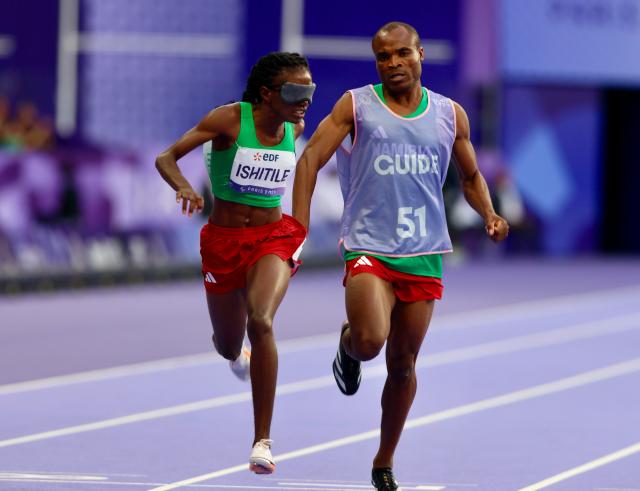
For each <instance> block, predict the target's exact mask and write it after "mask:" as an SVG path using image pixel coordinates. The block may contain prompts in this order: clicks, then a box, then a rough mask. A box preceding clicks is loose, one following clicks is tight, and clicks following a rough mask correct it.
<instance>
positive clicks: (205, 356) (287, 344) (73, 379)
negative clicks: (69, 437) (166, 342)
mask: <svg viewBox="0 0 640 491" xmlns="http://www.w3.org/2000/svg"><path fill="white" fill-rule="evenodd" d="M329 338H331V343H332V344H336V343H335V341H336V336H335V334H331V335H330V336H329V335H328V334H322V335H318V336H306V337H304V338H300V339H288V340H284V341H279V342H278V351H279V352H280V353H283V354H284V353H292V352H295V351H302V350H306V349H314V348H318V347H324V346H327V345H328V344H329ZM226 362H227V360H225V359H224V358H222V357H221V356H220V355H218V354H217V353H215V352H213V351H209V352H206V353H198V354H194V355H185V356H176V357H172V358H164V359H161V360H154V361H148V362H142V363H134V364H131V365H121V366H117V367H111V368H101V369H97V370H90V371H86V372H79V373H73V374H69V375H59V376H56V377H47V378H42V379H37V380H29V381H25V382H17V383H13V384H6V385H0V395H5V394H15V393H18V392H27V391H32V390H40V389H49V388H53V387H61V386H65V385H71V384H79V383H87V382H97V381H101V380H111V379H115V378H122V377H129V376H133V375H144V374H148V373H155V372H161V371H166V370H173V369H176V368H189V367H192V366H200V365H210V364H211V365H214V364H218V363H226Z"/></svg>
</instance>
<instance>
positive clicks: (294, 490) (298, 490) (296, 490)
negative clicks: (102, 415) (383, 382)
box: [0, 479, 418, 491]
mask: <svg viewBox="0 0 640 491" xmlns="http://www.w3.org/2000/svg"><path fill="white" fill-rule="evenodd" d="M2 481H6V482H39V483H52V484H54V483H55V484H82V485H83V486H86V485H87V484H100V485H108V486H140V487H142V486H144V487H145V488H149V487H151V486H153V487H157V486H163V485H164V484H163V483H158V482H126V481H76V480H68V481H65V480H59V479H52V480H47V479H0V482H2ZM304 486H308V484H305V485H304ZM189 487H193V488H205V489H244V490H247V489H267V490H269V489H280V490H287V491H335V489H334V488H324V489H323V488H315V487H314V488H309V487H291V486H287V487H283V486H251V485H247V484H193V485H191V486H189ZM343 489H353V488H349V487H346V488H343ZM367 489H372V488H371V486H368V487H367ZM402 489H418V488H411V487H409V488H407V487H406V486H403V487H402Z"/></svg>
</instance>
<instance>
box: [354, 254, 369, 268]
mask: <svg viewBox="0 0 640 491" xmlns="http://www.w3.org/2000/svg"><path fill="white" fill-rule="evenodd" d="M358 266H373V264H371V261H369V258H368V257H367V256H360V257H359V258H358V260H357V261H356V263H355V264H354V265H353V268H354V269H355V268H357V267H358Z"/></svg>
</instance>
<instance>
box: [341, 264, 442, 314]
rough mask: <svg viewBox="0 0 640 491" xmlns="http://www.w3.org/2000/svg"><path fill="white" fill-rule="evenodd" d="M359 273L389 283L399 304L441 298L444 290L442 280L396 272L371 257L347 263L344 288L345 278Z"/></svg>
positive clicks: (345, 279)
mask: <svg viewBox="0 0 640 491" xmlns="http://www.w3.org/2000/svg"><path fill="white" fill-rule="evenodd" d="M361 273H369V274H372V275H374V276H377V277H378V278H381V279H383V280H384V281H388V282H389V283H391V286H392V288H393V292H394V293H395V295H396V297H397V298H398V300H400V301H401V302H405V303H411V302H419V301H421V300H440V299H441V298H442V291H443V290H444V286H443V285H442V279H440V278H435V277H433V276H419V275H415V274H409V273H403V272H401V271H396V270H394V269H390V268H389V267H388V266H386V265H385V264H384V263H383V262H382V261H379V260H378V259H376V258H375V257H371V256H360V257H357V258H355V259H352V260H350V261H347V263H346V265H345V275H344V280H343V282H342V284H343V285H345V286H346V284H347V276H349V275H351V276H357V275H359V274H361Z"/></svg>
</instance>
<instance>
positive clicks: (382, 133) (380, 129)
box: [371, 126, 389, 139]
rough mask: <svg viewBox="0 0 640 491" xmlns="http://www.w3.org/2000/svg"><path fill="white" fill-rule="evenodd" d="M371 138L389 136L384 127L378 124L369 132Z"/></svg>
mask: <svg viewBox="0 0 640 491" xmlns="http://www.w3.org/2000/svg"><path fill="white" fill-rule="evenodd" d="M371 138H378V139H385V138H389V137H388V136H387V132H386V131H384V128H383V127H382V126H378V127H377V128H376V129H375V130H374V131H373V132H372V133H371Z"/></svg>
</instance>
